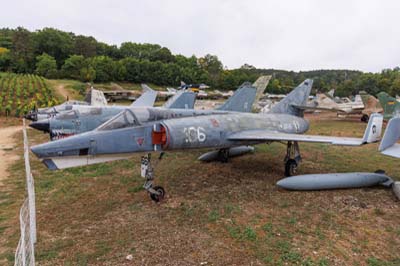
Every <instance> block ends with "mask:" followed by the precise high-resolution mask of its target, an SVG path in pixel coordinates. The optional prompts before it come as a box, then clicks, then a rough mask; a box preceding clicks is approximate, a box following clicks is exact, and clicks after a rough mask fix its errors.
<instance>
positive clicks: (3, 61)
mask: <svg viewBox="0 0 400 266" xmlns="http://www.w3.org/2000/svg"><path fill="white" fill-rule="evenodd" d="M10 66H11V53H10V50H9V49H7V48H4V47H0V71H8V70H10Z"/></svg>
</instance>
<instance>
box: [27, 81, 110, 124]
mask: <svg viewBox="0 0 400 266" xmlns="http://www.w3.org/2000/svg"><path fill="white" fill-rule="evenodd" d="M106 105H107V100H106V98H105V97H104V93H103V92H102V91H99V90H95V89H93V88H91V89H90V90H89V91H88V93H87V94H86V96H85V100H84V101H76V100H67V101H66V102H64V103H62V104H59V105H56V106H52V107H46V108H39V109H37V110H32V111H31V112H29V113H28V114H27V115H25V118H26V119H29V120H32V121H39V120H42V119H47V118H50V117H53V116H54V115H56V114H58V113H61V112H64V111H68V110H72V109H73V107H74V106H106Z"/></svg>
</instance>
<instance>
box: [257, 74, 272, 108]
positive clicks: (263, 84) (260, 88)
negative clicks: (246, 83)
mask: <svg viewBox="0 0 400 266" xmlns="http://www.w3.org/2000/svg"><path fill="white" fill-rule="evenodd" d="M270 80H271V76H260V77H259V78H258V79H257V80H256V81H255V82H254V83H253V87H256V88H257V94H256V99H255V102H258V101H259V100H260V98H261V96H262V95H263V94H264V91H265V89H266V88H267V86H268V83H269V81H270Z"/></svg>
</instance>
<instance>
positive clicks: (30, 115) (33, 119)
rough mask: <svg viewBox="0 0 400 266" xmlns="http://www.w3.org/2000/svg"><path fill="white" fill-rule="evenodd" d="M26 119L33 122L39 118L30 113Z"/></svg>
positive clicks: (25, 116)
mask: <svg viewBox="0 0 400 266" xmlns="http://www.w3.org/2000/svg"><path fill="white" fill-rule="evenodd" d="M24 118H25V119H28V120H31V121H37V116H36V114H34V113H29V114H26V115H24Z"/></svg>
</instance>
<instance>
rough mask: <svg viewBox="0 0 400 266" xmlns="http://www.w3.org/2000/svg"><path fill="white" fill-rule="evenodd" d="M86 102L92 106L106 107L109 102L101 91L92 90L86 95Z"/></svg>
mask: <svg viewBox="0 0 400 266" xmlns="http://www.w3.org/2000/svg"><path fill="white" fill-rule="evenodd" d="M85 102H88V103H89V104H90V105H92V106H106V105H107V100H106V97H105V96H104V93H103V92H102V91H100V90H96V89H93V87H92V88H90V90H89V91H88V92H87V93H86V96H85Z"/></svg>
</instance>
